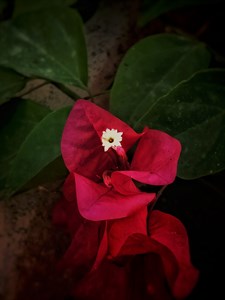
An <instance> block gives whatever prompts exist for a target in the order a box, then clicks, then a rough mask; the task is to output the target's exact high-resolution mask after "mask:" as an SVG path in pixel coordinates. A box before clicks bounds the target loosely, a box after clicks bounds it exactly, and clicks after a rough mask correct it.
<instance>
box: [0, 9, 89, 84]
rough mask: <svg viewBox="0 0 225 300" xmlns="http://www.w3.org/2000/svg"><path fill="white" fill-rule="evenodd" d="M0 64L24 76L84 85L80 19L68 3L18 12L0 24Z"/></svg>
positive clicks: (83, 57) (85, 60) (82, 42)
mask: <svg viewBox="0 0 225 300" xmlns="http://www.w3.org/2000/svg"><path fill="white" fill-rule="evenodd" d="M0 44H1V48H0V65H2V66H5V67H9V68H12V69H14V70H16V71H17V72H19V73H21V74H23V75H24V76H27V77H41V78H45V79H48V80H50V81H56V82H59V83H62V84H71V85H75V86H78V87H80V88H85V86H86V85H87V54H86V46H85V40H84V34H83V26H82V21H81V18H80V16H79V14H78V13H77V12H76V11H75V10H73V9H70V8H67V7H57V6H56V7H52V8H51V9H49V10H48V9H46V10H39V11H34V12H30V13H27V14H23V15H19V16H18V17H17V18H15V19H12V20H9V21H6V22H2V24H1V25H0Z"/></svg>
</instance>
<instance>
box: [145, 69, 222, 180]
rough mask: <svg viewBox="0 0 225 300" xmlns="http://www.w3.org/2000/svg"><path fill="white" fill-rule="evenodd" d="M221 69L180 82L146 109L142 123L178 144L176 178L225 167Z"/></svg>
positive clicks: (213, 171) (198, 74)
mask: <svg viewBox="0 0 225 300" xmlns="http://www.w3.org/2000/svg"><path fill="white" fill-rule="evenodd" d="M224 99H225V70H222V69H221V70H219V69H211V70H210V69H209V70H205V71H201V72H198V73H196V74H195V75H194V76H193V77H192V78H191V79H190V80H187V81H184V82H182V83H180V84H179V85H178V86H177V87H176V88H175V89H174V90H173V91H171V92H170V93H169V94H168V95H167V96H164V97H162V98H161V99H158V100H157V101H156V102H155V104H154V106H153V107H149V109H148V110H146V114H145V116H144V117H143V119H142V122H143V124H145V125H148V126H150V127H152V128H157V129H161V130H164V131H166V132H168V133H169V134H171V135H173V136H176V137H177V138H178V139H179V140H180V141H181V144H182V153H181V157H180V161H179V168H178V176H179V177H181V178H184V179H194V178H198V177H202V176H205V175H209V174H213V173H216V172H219V171H221V170H223V169H224V168H225V155H224V153H225V101H224Z"/></svg>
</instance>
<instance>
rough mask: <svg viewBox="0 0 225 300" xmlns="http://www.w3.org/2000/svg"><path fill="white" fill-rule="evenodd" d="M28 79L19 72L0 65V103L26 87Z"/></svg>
mask: <svg viewBox="0 0 225 300" xmlns="http://www.w3.org/2000/svg"><path fill="white" fill-rule="evenodd" d="M25 84H26V79H25V77H24V76H21V75H19V74H18V73H16V72H14V71H12V70H9V69H6V68H1V67H0V104H2V103H4V102H6V101H7V100H9V99H10V98H11V97H13V96H14V95H15V94H16V93H17V92H19V91H20V90H21V89H22V88H24V86H25Z"/></svg>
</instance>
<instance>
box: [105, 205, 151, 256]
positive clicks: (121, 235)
mask: <svg viewBox="0 0 225 300" xmlns="http://www.w3.org/2000/svg"><path fill="white" fill-rule="evenodd" d="M147 214H148V211H147V207H144V208H142V209H141V210H140V211H138V212H137V213H136V214H134V215H132V216H130V217H127V218H124V219H120V220H115V221H112V223H111V226H110V229H109V232H108V239H109V250H108V253H109V255H110V256H112V257H115V256H117V255H118V253H119V251H120V249H121V247H122V246H123V244H124V243H125V241H126V240H127V238H128V237H129V236H130V235H132V234H134V233H142V234H144V235H147Z"/></svg>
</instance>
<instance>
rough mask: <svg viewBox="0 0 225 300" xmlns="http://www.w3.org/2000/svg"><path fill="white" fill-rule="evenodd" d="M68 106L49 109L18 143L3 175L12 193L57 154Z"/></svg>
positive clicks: (59, 153) (59, 154) (52, 160)
mask: <svg viewBox="0 0 225 300" xmlns="http://www.w3.org/2000/svg"><path fill="white" fill-rule="evenodd" d="M70 110H71V107H64V108H61V109H59V110H57V111H54V112H51V113H50V114H48V115H47V116H46V117H45V118H44V119H42V120H41V122H40V123H39V124H37V125H36V126H35V127H34V129H33V130H32V131H31V132H30V134H29V135H28V136H27V138H26V140H25V141H24V142H23V144H22V145H21V147H20V149H19V150H18V152H17V155H16V157H15V159H14V160H13V162H12V165H11V170H10V173H9V176H8V178H7V184H8V186H7V188H8V189H9V194H10V195H12V194H14V193H15V192H17V191H19V190H20V189H21V188H22V187H23V186H24V185H25V184H27V183H28V182H29V181H30V180H31V179H33V178H34V177H35V176H37V175H38V174H39V173H40V172H41V171H42V170H43V169H44V168H45V167H46V166H48V165H49V164H50V163H52V162H54V161H55V160H56V159H57V158H58V157H60V156H61V150H60V141H61V135H62V131H63V128H64V124H65V122H66V119H67V117H68V114H69V112H70Z"/></svg>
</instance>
